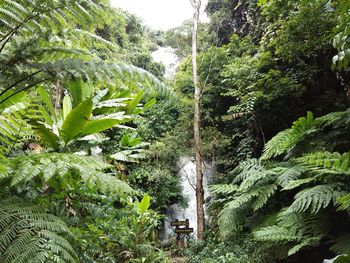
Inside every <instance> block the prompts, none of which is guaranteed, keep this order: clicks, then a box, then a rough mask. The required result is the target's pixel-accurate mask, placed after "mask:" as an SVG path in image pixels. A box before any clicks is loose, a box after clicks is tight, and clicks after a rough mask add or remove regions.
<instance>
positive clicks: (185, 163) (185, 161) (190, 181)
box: [162, 157, 213, 240]
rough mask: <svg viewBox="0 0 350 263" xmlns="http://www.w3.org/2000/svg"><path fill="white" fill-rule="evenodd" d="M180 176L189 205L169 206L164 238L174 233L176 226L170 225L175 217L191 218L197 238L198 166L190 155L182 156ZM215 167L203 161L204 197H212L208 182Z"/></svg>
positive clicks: (191, 224)
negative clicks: (196, 186)
mask: <svg viewBox="0 0 350 263" xmlns="http://www.w3.org/2000/svg"><path fill="white" fill-rule="evenodd" d="M179 168H180V169H179V176H181V178H180V180H181V186H182V190H183V192H182V193H183V195H184V197H185V198H186V199H187V200H188V207H186V208H181V207H180V206H179V205H177V204H174V205H171V206H170V207H169V210H168V213H167V217H166V219H165V222H164V225H163V233H162V240H166V239H168V238H169V236H171V235H173V233H174V227H172V226H170V222H171V221H174V220H175V219H179V220H185V219H189V221H190V227H192V228H193V230H194V232H193V234H192V235H191V236H192V237H193V238H196V233H197V213H196V191H195V185H196V176H195V174H196V172H195V171H196V166H195V163H194V162H193V161H192V160H191V158H189V157H182V158H181V159H180V161H179ZM212 172H213V167H212V166H211V165H208V164H207V163H203V188H204V199H205V200H207V199H208V197H210V194H209V189H208V182H209V181H210V179H211V176H212Z"/></svg>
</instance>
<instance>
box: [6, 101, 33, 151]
mask: <svg viewBox="0 0 350 263" xmlns="http://www.w3.org/2000/svg"><path fill="white" fill-rule="evenodd" d="M29 106H30V104H29V102H27V101H26V97H22V101H19V102H17V103H16V104H13V105H11V106H9V107H7V108H5V109H4V110H3V111H2V113H0V158H5V157H6V156H9V155H10V154H11V152H12V151H13V150H14V149H18V148H21V147H22V146H23V144H24V143H25V142H26V141H27V140H28V138H30V137H31V136H32V132H31V128H30V126H29V125H28V124H27V123H26V122H25V118H26V117H25V116H26V112H27V110H28V107H29Z"/></svg>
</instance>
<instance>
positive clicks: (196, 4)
mask: <svg viewBox="0 0 350 263" xmlns="http://www.w3.org/2000/svg"><path fill="white" fill-rule="evenodd" d="M190 1H191V4H192V6H193V10H194V12H193V32H192V67H193V84H194V89H195V92H194V119H193V131H194V147H195V160H196V201H197V238H198V239H199V240H204V232H205V219H204V191H203V169H202V156H201V133H200V128H201V109H200V99H201V88H200V84H199V78H198V67H197V33H198V21H199V14H200V7H201V0H190Z"/></svg>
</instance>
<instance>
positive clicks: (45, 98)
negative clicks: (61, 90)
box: [37, 87, 56, 116]
mask: <svg viewBox="0 0 350 263" xmlns="http://www.w3.org/2000/svg"><path fill="white" fill-rule="evenodd" d="M37 91H38V94H39V95H40V98H41V99H42V101H43V102H44V103H45V105H46V107H47V108H48V110H49V112H50V114H51V115H52V116H55V115H56V112H55V107H54V106H53V104H52V100H51V98H50V95H49V93H48V92H47V91H46V89H44V88H43V87H39V88H37Z"/></svg>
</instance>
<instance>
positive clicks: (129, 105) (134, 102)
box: [126, 90, 145, 114]
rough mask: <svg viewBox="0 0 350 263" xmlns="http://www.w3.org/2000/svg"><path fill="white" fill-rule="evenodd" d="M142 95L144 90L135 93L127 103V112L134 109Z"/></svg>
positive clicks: (131, 111)
mask: <svg viewBox="0 0 350 263" xmlns="http://www.w3.org/2000/svg"><path fill="white" fill-rule="evenodd" d="M144 95H145V92H144V91H143V90H141V91H140V92H139V93H137V94H136V96H135V97H134V98H133V100H132V101H130V102H128V103H127V107H126V112H127V113H128V114H130V113H133V112H134V111H135V110H136V108H137V106H138V105H139V103H140V102H141V100H142V98H143V96H144Z"/></svg>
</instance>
